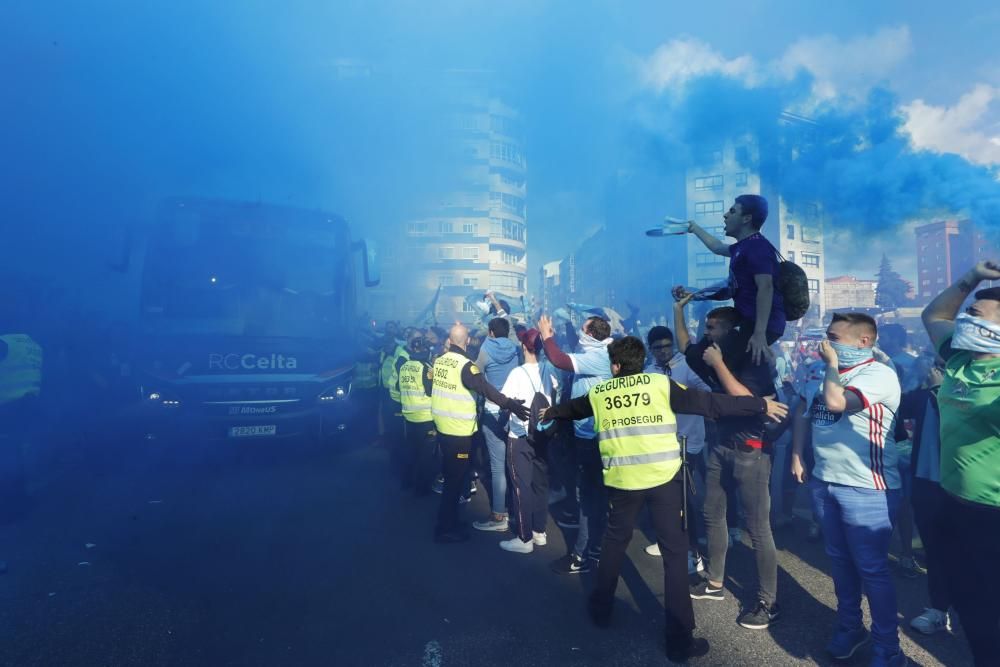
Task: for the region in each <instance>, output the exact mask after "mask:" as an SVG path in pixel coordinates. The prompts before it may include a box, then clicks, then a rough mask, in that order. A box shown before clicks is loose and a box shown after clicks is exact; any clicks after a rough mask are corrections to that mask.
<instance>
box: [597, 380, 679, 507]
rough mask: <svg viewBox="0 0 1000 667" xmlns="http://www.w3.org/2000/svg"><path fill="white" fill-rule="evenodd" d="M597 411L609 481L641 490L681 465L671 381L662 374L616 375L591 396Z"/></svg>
mask: <svg viewBox="0 0 1000 667" xmlns="http://www.w3.org/2000/svg"><path fill="white" fill-rule="evenodd" d="M587 396H588V398H589V399H590V405H591V407H592V408H593V409H594V429H595V431H596V432H597V441H598V447H599V448H600V451H601V461H602V463H603V464H604V484H605V486H610V487H612V488H615V489H624V490H626V491H637V490H640V489H651V488H653V487H654V486H659V485H660V484H666V483H667V482H669V481H670V480H671V479H673V478H674V476H675V475H676V474H677V471H678V470H680V467H681V448H680V444H679V443H678V441H677V419H676V417H675V416H674V413H673V410H671V409H670V380H669V379H667V377H666V376H663V375H660V374H648V373H639V374H637V375H626V376H622V377H615V378H612V379H610V380H607V381H605V382H602V383H601V384H599V385H597V386H595V387H593V388H591V390H590V392H589V393H588V394H587Z"/></svg>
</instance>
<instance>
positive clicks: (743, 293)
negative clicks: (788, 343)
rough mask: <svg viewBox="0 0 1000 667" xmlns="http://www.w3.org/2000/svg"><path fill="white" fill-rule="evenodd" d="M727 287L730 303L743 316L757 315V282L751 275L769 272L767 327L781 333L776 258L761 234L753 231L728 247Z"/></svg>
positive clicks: (752, 317) (782, 317)
mask: <svg viewBox="0 0 1000 667" xmlns="http://www.w3.org/2000/svg"><path fill="white" fill-rule="evenodd" d="M729 258H730V259H729V287H730V289H731V290H732V293H733V305H734V306H735V307H736V310H737V311H738V312H739V314H740V315H741V316H743V318H745V319H748V320H751V321H752V320H755V319H756V318H757V283H756V282H755V281H754V276H756V275H760V274H767V275H770V276H771V278H772V280H773V281H774V299H773V301H771V316H770V317H769V318H768V320H767V330H768V331H769V332H771V333H773V334H776V335H779V336H780V335H781V334H783V333H784V332H785V304H784V300H783V299H782V297H781V292H779V291H778V258H777V256H776V255H775V252H774V248H773V247H772V246H771V243H770V242H769V241H768V240H767V239H765V238H764V237H763V236H761V235H760V234H759V233H758V234H753V235H751V236H748V237H746V238H745V239H743V240H742V241H737V242H736V243H734V244H732V245H731V246H729Z"/></svg>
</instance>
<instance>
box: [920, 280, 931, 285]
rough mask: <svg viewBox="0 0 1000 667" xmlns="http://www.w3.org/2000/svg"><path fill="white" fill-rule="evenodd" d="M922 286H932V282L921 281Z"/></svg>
mask: <svg viewBox="0 0 1000 667" xmlns="http://www.w3.org/2000/svg"><path fill="white" fill-rule="evenodd" d="M920 284H921V285H930V284H931V281H929V280H921V281H920Z"/></svg>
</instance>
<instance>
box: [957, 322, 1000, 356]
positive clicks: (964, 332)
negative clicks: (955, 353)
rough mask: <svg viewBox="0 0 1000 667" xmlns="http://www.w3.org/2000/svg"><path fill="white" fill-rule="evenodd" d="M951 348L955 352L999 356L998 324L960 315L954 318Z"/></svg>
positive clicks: (999, 333) (999, 331) (999, 338)
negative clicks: (964, 351)
mask: <svg viewBox="0 0 1000 667" xmlns="http://www.w3.org/2000/svg"><path fill="white" fill-rule="evenodd" d="M951 346H952V347H953V348H955V349H956V350H968V351H969V352H985V353H987V354H1000V324H997V323H996V322H990V321H989V320H984V319H982V318H979V317H973V316H972V315H969V314H968V313H962V314H961V315H959V316H958V317H956V318H955V333H954V335H953V336H952V339H951Z"/></svg>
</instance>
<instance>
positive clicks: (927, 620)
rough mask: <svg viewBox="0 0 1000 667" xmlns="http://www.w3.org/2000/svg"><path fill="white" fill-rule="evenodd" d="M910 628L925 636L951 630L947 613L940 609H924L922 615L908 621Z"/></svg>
mask: <svg viewBox="0 0 1000 667" xmlns="http://www.w3.org/2000/svg"><path fill="white" fill-rule="evenodd" d="M910 627H911V628H913V629H914V630H916V631H917V632H922V633H924V634H925V635H933V634H934V633H935V632H940V631H941V630H951V623H950V622H949V619H948V612H946V611H941V610H940V609H930V608H927V609H924V613H922V614H920V616H917V617H916V618H914V619H913V620H912V621H910Z"/></svg>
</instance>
